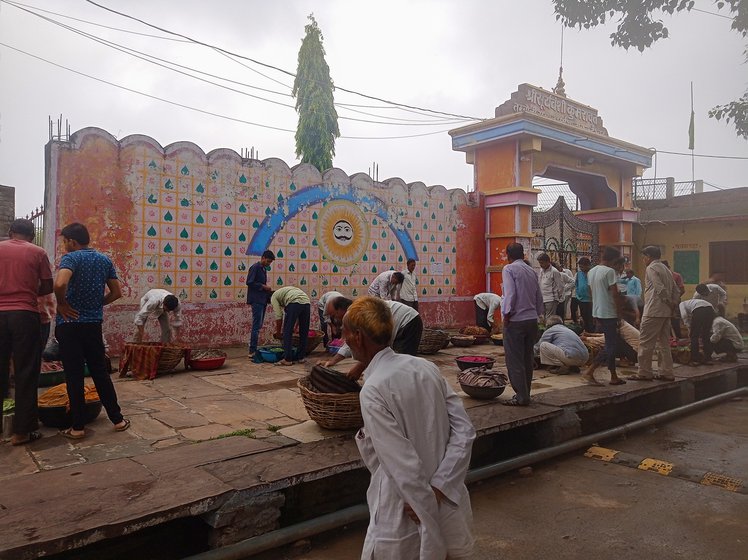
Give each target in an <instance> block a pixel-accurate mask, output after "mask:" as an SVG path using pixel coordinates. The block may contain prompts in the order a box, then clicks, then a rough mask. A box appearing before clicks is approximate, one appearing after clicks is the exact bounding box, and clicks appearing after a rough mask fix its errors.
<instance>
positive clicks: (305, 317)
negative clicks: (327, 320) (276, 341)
mask: <svg viewBox="0 0 748 560" xmlns="http://www.w3.org/2000/svg"><path fill="white" fill-rule="evenodd" d="M311 315H312V311H311V305H310V304H308V303H289V304H288V305H287V306H286V307H285V311H284V317H283V359H285V360H286V361H288V362H293V361H294V355H293V340H292V339H293V329H294V327H295V326H296V323H298V324H299V348H298V350H297V353H296V356H295V358H296V359H297V360H302V359H304V355H305V354H306V341H307V339H308V338H309V322H310V319H311Z"/></svg>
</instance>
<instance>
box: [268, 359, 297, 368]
mask: <svg viewBox="0 0 748 560" xmlns="http://www.w3.org/2000/svg"><path fill="white" fill-rule="evenodd" d="M273 365H274V366H286V367H287V366H292V365H293V362H288V361H286V360H281V361H280V362H275V363H274V364H273Z"/></svg>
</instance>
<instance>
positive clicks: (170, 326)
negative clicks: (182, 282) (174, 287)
mask: <svg viewBox="0 0 748 560" xmlns="http://www.w3.org/2000/svg"><path fill="white" fill-rule="evenodd" d="M170 316H171V317H170ZM149 317H155V318H156V319H158V323H159V325H160V326H161V342H163V343H165V344H168V343H170V342H173V341H176V340H177V339H178V338H179V329H180V328H181V326H182V306H181V305H180V304H179V299H178V298H177V296H175V295H174V294H172V293H171V292H169V291H167V290H161V289H158V288H154V289H153V290H148V291H147V292H146V293H145V295H144V296H143V297H142V298H140V311H138V314H137V315H135V327H136V331H135V342H142V341H143V333H144V332H145V323H146V321H148V318H149ZM172 331H173V336H172Z"/></svg>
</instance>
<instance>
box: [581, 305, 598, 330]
mask: <svg viewBox="0 0 748 560" xmlns="http://www.w3.org/2000/svg"><path fill="white" fill-rule="evenodd" d="M579 314H580V315H581V316H582V325H583V326H584V330H585V331H587V332H589V333H593V332H595V322H594V320H593V319H592V302H591V301H580V302H579Z"/></svg>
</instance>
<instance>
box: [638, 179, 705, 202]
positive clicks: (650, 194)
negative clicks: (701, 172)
mask: <svg viewBox="0 0 748 560" xmlns="http://www.w3.org/2000/svg"><path fill="white" fill-rule="evenodd" d="M632 186H633V190H634V200H665V199H667V198H672V197H674V196H686V195H689V194H694V193H699V192H703V191H704V181H702V180H701V179H697V180H695V181H676V180H675V178H673V177H655V178H653V179H642V178H634V179H633V181H632Z"/></svg>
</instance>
